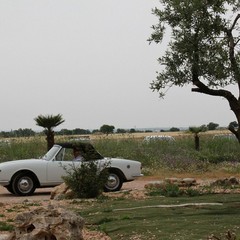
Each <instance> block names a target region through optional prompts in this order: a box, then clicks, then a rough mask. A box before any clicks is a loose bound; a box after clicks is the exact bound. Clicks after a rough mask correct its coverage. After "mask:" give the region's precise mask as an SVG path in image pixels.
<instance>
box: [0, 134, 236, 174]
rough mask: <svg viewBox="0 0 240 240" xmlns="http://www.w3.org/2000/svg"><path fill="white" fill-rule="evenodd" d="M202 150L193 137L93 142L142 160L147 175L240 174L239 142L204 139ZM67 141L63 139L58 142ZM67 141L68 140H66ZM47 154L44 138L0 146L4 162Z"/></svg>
mask: <svg viewBox="0 0 240 240" xmlns="http://www.w3.org/2000/svg"><path fill="white" fill-rule="evenodd" d="M200 139H201V141H200V143H201V144H200V146H201V147H200V151H196V150H195V149H194V140H193V137H192V136H188V137H178V138H176V142H171V143H169V142H161V141H156V142H151V143H146V142H144V141H143V140H141V139H134V138H127V139H107V138H106V139H105V138H104V139H99V140H94V141H93V142H92V143H93V144H94V146H95V147H96V149H97V150H98V151H99V152H100V153H102V155H104V156H108V157H120V158H126V159H133V160H138V161H140V162H141V163H142V165H143V167H144V174H145V175H153V174H154V175H155V174H156V171H158V170H159V169H164V170H166V171H173V172H175V173H186V172H187V173H193V172H194V173H198V174H201V173H205V172H208V171H212V170H213V169H216V168H218V167H219V166H220V167H221V168H223V169H224V171H226V172H230V173H233V174H235V173H236V174H237V173H240V164H239V161H240V147H239V143H238V142H237V141H228V140H221V139H219V140H213V139H212V137H211V136H201V138H200ZM59 140H60V141H64V139H63V138H61V139H58V137H56V142H57V141H59ZM66 140H67V139H66ZM45 153H46V141H45V139H44V138H39V137H35V138H29V139H24V138H20V139H17V140H14V141H13V140H12V141H11V144H9V145H8V144H3V145H0V162H4V161H10V160H15V159H28V158H39V157H40V156H43V155H44V154H45Z"/></svg>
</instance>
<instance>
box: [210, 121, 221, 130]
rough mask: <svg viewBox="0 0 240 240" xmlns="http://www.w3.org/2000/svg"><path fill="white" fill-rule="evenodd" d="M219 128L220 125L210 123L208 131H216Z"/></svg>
mask: <svg viewBox="0 0 240 240" xmlns="http://www.w3.org/2000/svg"><path fill="white" fill-rule="evenodd" d="M218 127H219V124H217V123H214V122H210V123H209V124H208V125H207V128H208V130H216V129H217V128H218Z"/></svg>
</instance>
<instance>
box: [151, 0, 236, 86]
mask: <svg viewBox="0 0 240 240" xmlns="http://www.w3.org/2000/svg"><path fill="white" fill-rule="evenodd" d="M160 2H161V4H162V6H163V8H161V9H157V8H155V9H154V10H153V14H154V15H156V16H157V17H158V19H159V23H158V24H156V25H154V26H153V31H154V32H153V33H152V35H151V37H150V39H149V41H155V42H156V43H159V42H162V40H163V37H164V35H165V31H166V25H168V26H170V28H171V32H172V38H171V39H172V40H171V42H170V43H169V49H168V50H167V51H166V53H165V55H164V56H163V57H162V58H159V63H160V64H161V65H163V66H164V67H165V70H164V71H161V72H159V73H158V77H157V80H156V81H155V82H153V83H152V89H155V90H161V89H163V88H165V87H169V86H172V85H177V86H181V87H182V86H183V85H185V84H188V83H191V82H192V81H194V80H195V79H193V77H195V75H196V77H197V78H198V80H200V78H202V79H204V80H206V81H207V82H208V84H207V86H211V87H213V88H216V87H223V86H225V85H229V84H230V83H235V82H236V80H237V79H234V78H233V76H232V75H231V71H232V70H233V69H231V68H230V60H229V56H228V40H227V39H226V38H225V37H224V36H225V33H226V30H227V29H228V28H229V25H230V19H225V18H226V16H231V14H227V12H229V11H231V10H232V8H233V7H235V8H236V7H239V1H238V0H232V1H229V0H218V1H199V0H191V1H179V0H170V1H166V0H160ZM227 4H229V5H230V7H227ZM231 13H232V15H234V14H233V13H234V11H231ZM236 41H237V38H236ZM238 56H239V51H238V52H236V61H238V63H239V58H238ZM193 75H194V76H193ZM193 83H195V82H193ZM207 86H206V88H207ZM198 87H199V86H198ZM200 87H201V86H200Z"/></svg>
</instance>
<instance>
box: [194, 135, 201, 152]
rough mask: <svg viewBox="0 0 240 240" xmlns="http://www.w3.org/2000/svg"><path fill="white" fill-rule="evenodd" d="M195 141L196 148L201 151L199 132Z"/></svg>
mask: <svg viewBox="0 0 240 240" xmlns="http://www.w3.org/2000/svg"><path fill="white" fill-rule="evenodd" d="M194 141H195V150H197V151H199V149H200V139H199V136H198V134H195V136H194Z"/></svg>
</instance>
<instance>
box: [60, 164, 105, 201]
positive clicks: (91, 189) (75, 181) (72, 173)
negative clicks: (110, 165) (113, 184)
mask: <svg viewBox="0 0 240 240" xmlns="http://www.w3.org/2000/svg"><path fill="white" fill-rule="evenodd" d="M106 167H107V166H103V169H102V171H101V172H99V170H98V166H97V164H96V163H95V162H93V161H90V162H87V163H85V164H82V165H81V167H78V168H76V167H74V165H73V166H72V169H70V170H66V171H67V176H65V177H64V178H63V179H64V182H65V183H66V184H67V185H68V186H69V188H70V189H71V190H72V192H73V194H74V197H76V198H96V197H98V196H99V195H100V194H102V192H103V190H104V185H105V183H106V182H107V179H108V171H107V169H106Z"/></svg>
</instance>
